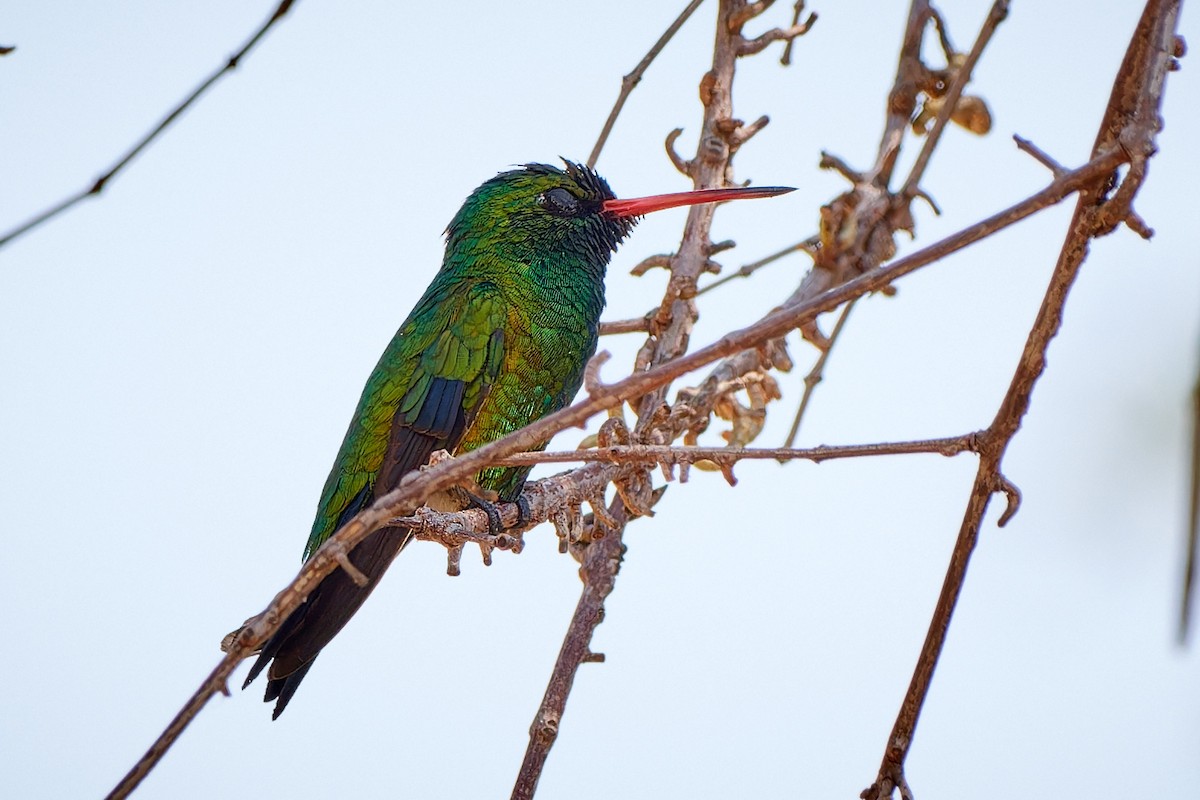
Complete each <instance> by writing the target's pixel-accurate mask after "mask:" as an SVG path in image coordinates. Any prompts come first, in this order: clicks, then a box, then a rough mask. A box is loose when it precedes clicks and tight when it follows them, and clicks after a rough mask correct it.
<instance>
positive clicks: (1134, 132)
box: [862, 0, 1179, 800]
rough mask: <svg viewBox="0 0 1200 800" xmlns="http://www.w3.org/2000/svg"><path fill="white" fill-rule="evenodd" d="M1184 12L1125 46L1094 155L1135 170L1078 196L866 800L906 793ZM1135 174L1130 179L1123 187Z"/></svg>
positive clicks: (1145, 147) (1150, 128)
mask: <svg viewBox="0 0 1200 800" xmlns="http://www.w3.org/2000/svg"><path fill="white" fill-rule="evenodd" d="M1178 12H1179V0H1150V2H1149V3H1148V4H1147V6H1146V10H1145V11H1144V12H1143V15H1142V18H1141V20H1140V21H1139V23H1138V27H1137V30H1136V31H1135V33H1134V36H1133V40H1132V42H1131V43H1130V45H1129V49H1128V50H1127V51H1126V55H1125V59H1124V61H1123V63H1122V65H1121V68H1120V70H1119V72H1118V74H1117V78H1116V81H1115V82H1114V85H1113V90H1112V94H1111V96H1110V98H1109V101H1108V108H1107V110H1106V112H1105V115H1104V120H1103V121H1102V122H1101V125H1100V133H1099V135H1098V136H1097V139H1096V144H1095V146H1094V147H1093V151H1092V152H1093V156H1099V155H1100V154H1102V153H1103V152H1106V151H1110V148H1114V147H1118V148H1121V149H1122V150H1124V151H1126V152H1127V153H1129V154H1130V159H1131V163H1130V168H1129V171H1128V173H1127V175H1126V177H1125V180H1124V181H1123V182H1122V185H1121V186H1119V187H1118V188H1117V190H1116V192H1114V193H1113V195H1112V197H1111V199H1107V200H1106V199H1105V191H1104V188H1103V187H1099V188H1096V187H1093V188H1090V189H1085V190H1084V191H1082V192H1081V193H1080V196H1079V199H1078V201H1077V203H1076V207H1075V212H1074V215H1073V216H1072V220H1071V225H1070V228H1069V231H1068V234H1067V239H1066V242H1065V243H1064V244H1063V247H1062V250H1061V252H1060V253H1059V257H1058V262H1057V264H1056V265H1055V269H1054V273H1053V275H1052V277H1051V279H1050V285H1049V286H1048V287H1047V289H1046V293H1045V296H1044V297H1043V300H1042V304H1041V307H1040V308H1039V309H1038V314H1037V318H1036V319H1035V321H1034V323H1033V326H1032V328H1031V329H1030V332H1029V337H1028V339H1027V340H1026V343H1025V347H1024V349H1023V350H1022V353H1021V357H1020V359H1019V361H1018V365H1017V368H1016V370H1015V371H1014V372H1013V377H1012V381H1011V383H1010V384H1009V388H1008V391H1007V392H1006V394H1005V396H1004V399H1003V401H1002V402H1001V403H1000V408H999V410H998V411H997V413H996V417H995V419H994V420H993V421H992V424H991V426H989V428H988V429H987V430H986V431H984V432H983V434H981V436H980V442H979V444H980V451H979V452H980V459H979V469H978V472H977V473H976V478H975V483H974V486H973V487H972V489H971V495H970V499H969V500H968V502H967V508H966V510H965V512H964V514H963V521H962V526H961V528H960V529H959V533H958V538H957V540H956V542H955V545H954V551H953V554H952V555H951V557H950V564H949V566H948V567H947V570H946V577H945V580H944V581H943V583H942V590H941V594H940V595H939V597H938V602H937V606H936V608H935V610H934V613H933V618H932V620H931V621H930V624H929V630H928V632H927V634H926V636H925V641H924V644H923V645H922V647H921V654H920V656H919V658H918V660H917V665H916V667H915V669H914V671H913V676H912V680H911V681H910V683H909V687H908V691H907V692H906V693H905V696H904V700H903V701H902V703H901V706H900V712H899V714H898V715H897V717H896V722H895V724H894V725H893V727H892V732H891V734H890V735H889V736H888V741H887V745H886V747H885V749H884V756H883V760H882V762H881V764H880V768H879V773H878V775H877V777H876V779H875V782H874V783H873V784H872V785H871V786H870V787H869V788H868V789H866V790H864V791H863V793H862V797H863V798H864V800H884V798H891V797H892V796H893V792H894V791H895V790H897V789H900V790H901V792H902V793H903V792H904V791H905V787H906V783H905V776H904V762H905V759H906V757H907V755H908V750H909V747H910V746H911V744H912V741H913V734H914V731H915V729H916V725H917V721H918V719H919V717H920V714H921V709H922V707H923V706H924V703H925V698H926V697H927V696H928V692H929V687H930V683H931V681H932V678H933V672H934V668H935V667H936V665H937V662H938V659H939V658H940V655H941V652H942V647H943V645H944V644H945V640H946V634H947V631H948V630H949V626H950V620H951V618H952V616H953V614H954V607H955V605H956V603H957V601H958V597H959V594H960V592H961V590H962V585H963V581H964V579H965V577H966V571H967V565H968V563H969V562H970V558H971V554H972V552H973V551H974V548H975V544H976V542H977V541H978V537H979V529H980V526H981V524H982V521H983V516H984V513H985V512H986V511H987V506H988V502H989V500H990V498H991V496H992V494H993V493H995V492H997V491H1002V492H1004V494H1005V495H1006V496H1007V497H1008V500H1009V509H1008V511H1007V512H1006V513H1005V514H1004V515H1002V516H1001V518H1000V524H1004V523H1005V522H1007V521H1008V519H1009V518H1011V516H1012V513H1013V512H1014V511H1015V507H1016V503H1017V502H1019V498H1020V494H1019V493H1018V492H1017V491H1016V488H1015V487H1014V486H1013V485H1012V484H1011V483H1010V482H1009V481H1008V480H1007V479H1005V478H1004V476H1003V474H1002V473H1001V469H1000V466H1001V462H1002V460H1003V458H1004V454H1005V451H1006V449H1007V447H1008V445H1009V443H1010V442H1011V441H1012V439H1013V437H1014V436H1015V435H1016V432H1017V430H1018V429H1019V428H1020V426H1021V421H1022V420H1023V419H1024V417H1025V414H1026V413H1027V412H1028V410H1029V403H1030V398H1031V397H1032V394H1033V389H1034V386H1035V385H1036V383H1037V381H1038V379H1039V378H1040V377H1041V375H1042V373H1043V372H1044V371H1045V367H1046V351H1047V350H1048V348H1049V346H1050V342H1051V340H1052V339H1053V338H1054V336H1055V335H1056V334H1057V333H1058V330H1059V328H1060V326H1061V325H1062V314H1063V307H1064V306H1065V304H1066V299H1067V294H1068V292H1069V290H1070V288H1071V286H1072V284H1073V283H1074V282H1075V279H1076V277H1077V276H1078V274H1079V269H1080V267H1081V266H1082V264H1083V261H1084V258H1085V257H1086V255H1087V249H1088V244H1089V242H1090V241H1091V240H1092V239H1093V238H1095V237H1097V236H1101V235H1104V234H1106V233H1108V232H1111V231H1112V230H1113V229H1114V227H1115V226H1116V224H1118V223H1119V222H1120V221H1121V220H1123V219H1125V218H1126V217H1127V216H1128V215H1129V214H1130V213H1131V208H1132V207H1131V203H1132V200H1133V196H1134V194H1136V192H1137V190H1138V188H1139V184H1140V180H1141V178H1142V176H1144V174H1145V172H1144V169H1145V167H1144V165H1145V160H1146V159H1148V158H1149V157H1150V155H1151V154H1152V153H1153V152H1154V150H1155V143H1154V137H1155V134H1157V132H1158V126H1159V118H1158V111H1159V108H1160V107H1161V101H1162V92H1163V87H1164V83H1165V78H1166V74H1167V71H1168V67H1167V64H1168V63H1169V62H1170V60H1171V57H1172V53H1173V50H1174V30H1175V26H1176V24H1177V20H1178ZM1130 181H1133V184H1132V185H1129V186H1126V184H1128V183H1129V182H1130ZM1123 190H1124V191H1123Z"/></svg>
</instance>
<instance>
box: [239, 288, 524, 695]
mask: <svg viewBox="0 0 1200 800" xmlns="http://www.w3.org/2000/svg"><path fill="white" fill-rule="evenodd" d="M437 289H438V286H437V284H435V285H434V286H433V287H431V288H430V290H429V292H427V293H426V295H425V297H423V298H422V300H421V302H420V303H418V304H417V307H416V308H415V309H414V310H413V313H412V314H411V315H410V316H409V318H408V320H406V321H405V323H404V325H402V326H401V328H400V330H399V331H398V332H397V334H396V337H395V338H394V339H393V340H392V342H391V344H390V345H389V346H388V348H387V350H386V351H384V354H383V357H382V358H381V359H380V361H379V365H378V366H377V367H376V368H375V371H374V372H373V373H372V374H371V378H370V379H369V380H368V381H367V386H366V388H365V389H364V390H363V396H362V400H360V402H359V407H358V413H357V414H355V417H354V421H353V422H352V423H351V425H350V430H349V431H348V432H347V434H346V438H345V440H344V441H343V443H342V449H341V451H340V452H339V453H338V459H337V462H336V463H335V464H334V467H333V470H332V472H331V473H330V475H329V479H328V480H327V481H326V483H325V489H324V491H323V492H322V495H321V505H320V507H319V508H318V511H317V518H316V521H315V522H314V525H313V531H312V535H311V536H310V538H309V541H308V546H307V548H306V549H305V558H308V557H309V556H311V555H312V553H313V552H314V551H316V550H317V548H319V547H320V546H321V545H322V544H323V543H324V542H325V541H326V540H327V539H328V538H329V537H330V536H332V535H333V533H334V532H336V531H337V529H338V528H339V527H341V526H342V525H343V524H345V523H346V522H347V521H348V520H349V519H350V518H351V517H353V516H354V515H355V514H356V513H358V512H359V511H360V510H362V509H363V508H366V507H367V506H369V505H370V504H371V502H372V501H373V500H374V498H375V497H377V496H378V495H381V494H383V493H385V492H387V491H390V490H391V489H393V488H395V486H396V484H398V483H399V481H400V479H401V478H402V477H403V476H404V475H405V474H406V473H407V472H410V471H411V470H414V469H416V468H418V467H420V466H421V465H422V464H424V463H425V461H426V460H427V459H428V458H429V454H430V453H432V452H433V451H434V450H437V449H440V448H453V447H454V445H455V443H456V442H457V439H458V438H459V437H461V436H462V432H463V430H464V429H465V428H466V427H467V426H468V425H469V424H470V422H471V420H472V419H473V417H474V415H475V413H476V412H477V411H478V409H479V405H480V403H481V402H482V401H483V399H484V397H486V396H487V393H488V391H489V390H490V388H491V386H492V384H493V383H494V382H495V380H496V376H497V374H498V373H499V371H500V365H501V363H502V360H503V354H504V333H503V324H504V314H505V310H504V302H503V297H502V295H501V293H500V291H499V290H498V288H497V287H496V286H495V285H494V284H491V283H487V282H481V283H476V284H474V285H471V286H461V285H459V286H457V287H451V289H452V290H451V291H447V292H441V293H439V292H438V291H437ZM406 541H407V532H405V531H402V530H398V529H394V528H384V529H382V530H379V531H376V532H374V533H372V534H371V535H370V536H368V537H367V538H366V539H365V540H363V542H362V543H361V544H360V545H359V546H358V547H356V548H355V549H354V551H353V552H352V553H351V554H350V560H351V561H352V562H353V563H354V565H355V567H357V569H358V570H359V571H360V572H361V573H363V574H364V575H365V576H366V577H367V579H368V581H369V583H368V584H367V585H366V586H359V585H357V584H356V583H354V581H352V580H351V579H350V577H349V575H347V573H346V572H345V571H344V570H340V569H339V570H335V571H334V572H332V573H330V574H329V575H327V576H326V577H325V579H324V580H323V581H321V583H320V584H319V585H318V586H317V588H316V589H314V590H313V591H312V592H311V593H310V594H309V596H308V598H307V600H306V601H305V603H304V605H302V606H301V607H300V608H298V609H296V611H295V612H293V614H292V615H291V616H290V617H289V618H288V619H287V620H286V621H285V622H284V624H283V626H282V627H281V628H280V629H279V631H278V632H277V633H276V634H275V636H273V637H272V638H271V640H270V641H269V642H267V644H266V645H265V646H264V647H263V649H262V652H261V654H260V655H259V658H258V660H257V661H256V662H255V664H254V666H253V667H252V668H251V670H250V674H249V676H248V677H247V678H246V684H247V685H249V683H250V682H251V681H252V680H254V678H255V677H256V676H257V675H258V674H259V672H261V671H262V669H263V668H264V667H265V666H266V665H267V663H268V662H272V660H273V663H271V669H270V671H269V672H268V677H269V678H270V680H269V681H268V684H267V691H266V699H267V700H277V704H276V706H275V716H276V717H278V716H279V714H280V713H282V711H283V709H284V707H285V706H286V705H287V703H288V701H289V700H290V699H291V696H292V694H293V693H294V692H295V691H296V687H297V686H299V684H300V681H301V680H302V679H303V678H304V675H305V674H306V673H307V671H308V667H309V666H310V665H311V664H312V661H313V659H314V658H316V657H317V654H318V653H319V652H320V651H321V648H323V647H324V646H325V645H326V644H328V643H329V641H330V640H331V639H332V638H333V637H334V636H335V635H337V633H338V631H340V630H341V629H342V626H343V625H345V624H346V622H347V621H348V620H349V619H350V617H352V616H353V615H354V613H355V612H356V611H357V610H358V608H359V606H361V605H362V603H363V602H364V601H365V600H366V598H367V596H368V595H369V594H370V593H371V590H372V589H374V588H375V586H376V584H377V582H378V579H379V577H380V576H382V575H383V573H384V571H385V570H386V569H387V567H388V565H389V564H390V563H391V561H392V559H393V558H395V556H396V554H397V553H398V552H399V551H400V549H401V548H402V547H403V546H404V544H405V543H406Z"/></svg>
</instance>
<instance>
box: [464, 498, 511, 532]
mask: <svg viewBox="0 0 1200 800" xmlns="http://www.w3.org/2000/svg"><path fill="white" fill-rule="evenodd" d="M466 494H467V502H468V503H469V504H470V505H471V506H472V507H474V508H478V509H479V510H480V511H482V512H483V513H485V514H487V518H488V533H490V534H491V535H492V536H499V535H500V533H501V532H502V531H503V530H504V523H503V522H501V520H500V510H499V509H497V508H496V504H495V503H493V502H492V501H490V500H484V499H483V498H482V497H480V496H479V495H477V494H473V493H471V492H467V493H466Z"/></svg>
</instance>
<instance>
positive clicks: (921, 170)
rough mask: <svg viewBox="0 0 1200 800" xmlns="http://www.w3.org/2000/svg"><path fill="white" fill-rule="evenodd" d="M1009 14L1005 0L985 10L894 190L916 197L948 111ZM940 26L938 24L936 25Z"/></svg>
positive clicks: (906, 195) (943, 127)
mask: <svg viewBox="0 0 1200 800" xmlns="http://www.w3.org/2000/svg"><path fill="white" fill-rule="evenodd" d="M1007 16H1008V0H995V2H993V3H992V8H991V10H990V11H989V12H988V15H987V18H986V19H985V20H984V21H983V26H982V27H981V28H980V29H979V35H978V36H977V37H975V44H974V46H973V47H972V48H971V52H970V53H969V54H968V55H967V57H966V59H965V60H964V61H963V63H962V64H961V65H959V66H958V68H957V69H955V71H954V80H953V81H951V83H950V87H949V89H947V90H946V94H945V96H944V97H943V98H942V107H941V108H940V109H939V110H938V115H937V119H935V120H934V122H933V127H932V128H930V130H929V132H928V133H927V134H925V143H924V144H923V145H921V152H920V153H918V154H917V160H916V161H915V162H914V163H913V167H912V170H910V171H909V173H908V178H907V179H906V180H905V181H904V186H903V187H901V189H900V191H899V192H897V194H900V195H903V196H905V197H915V196H916V192H917V187H918V185H919V184H920V183H921V178H922V177H923V176H924V175H925V167H927V166H928V165H929V159H930V157H931V156H932V155H933V149H934V148H935V147H937V144H938V141H939V140H940V139H941V137H942V131H943V130H945V128H946V123H947V122H948V121H949V120H950V115H951V114H952V113H954V108H955V106H957V105H958V98H959V97H961V96H962V90H963V89H964V88H965V87H966V85H967V82H968V81H970V80H971V71H972V70H974V69H975V64H976V62H978V61H979V57H980V56H981V55H983V49H984V48H985V47H987V44H988V42H990V41H991V39H992V34H993V33H995V32H996V27H997V26H998V25H999V24H1000V23H1001V22H1003V21H1004V18H1005V17H1007ZM938 29H939V30H941V25H939V26H938Z"/></svg>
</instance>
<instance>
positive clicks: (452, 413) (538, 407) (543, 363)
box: [242, 159, 791, 719]
mask: <svg viewBox="0 0 1200 800" xmlns="http://www.w3.org/2000/svg"><path fill="white" fill-rule="evenodd" d="M564 164H565V169H559V168H557V167H554V166H549V165H546V164H527V165H525V166H524V167H522V168H520V169H514V170H511V171H508V172H502V173H500V174H499V175H497V176H496V177H494V178H492V179H491V180H489V181H487V182H485V183H484V184H483V185H481V186H480V187H479V188H478V189H476V190H475V191H474V192H472V193H471V196H470V197H468V198H467V200H466V202H464V203H463V205H462V208H461V209H459V211H458V213H457V214H456V215H455V216H454V219H453V220H452V221H451V222H450V225H449V226H448V227H447V228H446V254H445V257H444V259H443V261H442V268H441V270H439V271H438V273H437V275H436V276H435V277H434V279H433V282H432V283H431V284H430V285H429V288H427V289H426V290H425V294H423V295H422V296H421V299H420V300H418V301H417V304H416V306H415V307H414V308H413V310H412V312H411V313H410V314H409V315H408V318H407V319H406V320H405V321H404V323H403V324H402V325H401V326H400V329H399V330H398V331H397V332H396V335H395V337H394V338H393V339H392V341H391V343H390V344H389V345H388V346H387V349H386V350H384V352H383V356H382V357H381V358H380V359H379V363H378V365H376V367H375V370H374V371H373V372H372V373H371V377H370V378H369V379H368V380H367V384H366V387H365V388H364V389H363V393H362V398H361V399H360V400H359V402H358V408H357V410H356V411H355V413H354V417H353V418H352V419H351V420H350V428H349V430H348V431H346V437H345V439H344V440H343V442H342V446H341V449H340V450H339V451H338V454H337V459H336V460H335V461H334V464H333V469H332V470H331V471H330V473H329V478H328V479H327V480H326V481H325V488H324V489H323V490H322V492H321V500H320V503H319V504H318V505H317V515H316V519H315V520H314V522H313V527H312V532H311V533H310V534H309V537H308V544H307V546H306V547H305V548H304V559H305V560H307V559H308V558H310V557H311V556H312V555H313V553H315V552H316V550H317V549H318V548H319V547H320V546H321V545H322V544H323V543H324V542H325V541H326V540H327V539H328V538H329V537H330V536H332V535H333V534H334V532H335V531H337V530H338V528H340V527H341V526H342V525H344V524H345V523H346V522H347V521H348V520H349V519H350V518H351V517H353V516H354V515H355V514H356V513H358V512H359V511H361V510H362V509H364V508H366V507H368V506H370V505H371V503H372V501H373V500H374V499H375V498H376V497H378V496H380V495H383V494H385V493H386V492H388V491H390V490H391V489H394V488H395V487H396V486H397V485H398V484H399V483H400V479H401V478H403V477H404V475H405V474H407V473H408V472H410V471H412V470H415V469H417V468H419V467H421V466H422V465H424V464H425V463H426V461H427V460H428V459H429V456H430V454H431V453H433V452H434V451H435V450H443V449H444V450H447V451H449V452H451V453H463V452H467V451H469V450H472V449H474V448H477V447H480V446H482V445H484V444H487V443H488V442H491V441H493V440H495V439H499V438H500V437H501V436H504V435H505V434H508V433H511V432H513V431H515V430H517V429H518V428H521V427H523V426H525V425H527V424H529V423H530V422H533V421H534V420H537V419H540V418H541V417H544V416H545V415H547V414H550V413H552V412H554V411H557V410H559V409H561V408H563V407H565V406H566V405H567V404H568V403H570V402H571V400H572V398H573V397H574V396H575V393H576V392H577V391H579V387H580V385H581V383H582V382H583V373H584V367H585V366H586V365H587V362H588V359H590V358H591V356H592V354H593V353H595V351H596V341H597V337H598V330H599V323H600V311H601V309H602V308H603V307H604V272H605V268H606V267H607V266H608V262H609V259H610V257H611V256H612V253H613V252H614V251H615V250H616V248H617V245H618V244H619V243H620V242H621V241H622V240H623V239H624V238H625V237H626V236H628V235H629V233H630V231H631V230H632V229H633V226H634V224H635V223H636V222H637V221H638V219H639V218H640V217H641V216H642V215H644V214H648V213H650V212H652V211H658V210H660V209H664V208H673V207H676V206H684V205H694V204H696V203H714V202H719V201H722V200H733V199H739V198H749V197H768V196H771V195H777V194H782V193H783V192H787V191H791V190H790V189H787V188H778V187H767V188H744V187H743V188H727V189H701V190H696V191H690V192H678V193H674V194H665V195H654V196H651V197H642V198H636V199H631V200H618V199H617V198H616V197H615V196H614V195H613V192H612V190H611V189H609V187H608V183H607V182H605V180H604V179H603V178H601V177H600V176H599V175H597V174H596V172H595V171H593V170H592V169H590V168H588V167H586V166H583V165H580V164H575V163H572V162H570V161H566V160H565V159H564ZM545 444H546V443H542V445H541V446H542V447H544V446H545ZM529 470H530V468H529V467H491V468H487V469H484V470H482V471H480V472H479V473H478V474H477V475H476V476H475V483H476V485H477V486H478V487H479V488H480V489H481V490H482V491H483V492H485V493H487V494H488V495H490V496H491V497H493V498H499V499H500V500H502V501H516V500H518V497H519V495H520V493H521V487H522V486H523V485H524V484H525V478H526V477H527V476H528V474H529ZM475 500H476V502H479V503H480V504H481V505H483V506H484V507H485V509H487V508H488V507H487V503H486V501H484V500H482V499H479V498H475ZM489 519H491V520H493V524H494V525H495V524H497V523H498V519H499V518H498V516H497V515H496V514H495V511H494V509H490V510H489ZM408 540H409V533H408V531H406V530H404V529H400V528H383V529H380V530H378V531H375V532H373V533H372V534H371V535H370V536H368V537H367V538H366V539H365V540H363V542H362V543H361V544H359V545H358V547H356V548H355V549H354V551H353V552H352V553H351V554H350V560H351V561H352V562H353V563H354V565H355V566H356V567H357V568H358V570H359V571H360V572H362V573H363V575H365V576H366V577H367V579H368V581H369V582H368V584H367V585H366V586H358V585H357V584H356V583H355V582H354V581H353V580H352V579H351V578H350V576H349V575H347V574H346V572H345V571H344V570H340V569H339V570H335V571H334V572H332V573H330V574H329V575H328V576H326V578H325V579H324V580H323V581H322V582H321V583H320V585H318V586H317V588H316V589H314V590H313V591H312V592H311V593H310V594H309V596H308V598H307V599H306V600H305V602H304V603H303V605H301V606H300V607H299V608H298V609H296V610H295V611H294V612H293V613H292V614H291V616H289V617H288V618H287V620H285V621H284V623H283V625H282V627H281V628H280V629H279V631H278V632H277V633H276V634H275V635H274V636H273V637H271V639H270V640H269V641H268V642H267V643H266V644H265V645H264V646H263V648H262V651H261V653H260V654H259V656H258V660H257V661H256V662H255V663H254V666H253V667H252V668H251V669H250V674H249V676H248V677H247V678H246V682H245V684H243V687H242V688H245V687H246V686H249V685H250V683H251V682H252V681H253V680H254V679H255V678H256V677H258V675H259V673H261V672H262V671H263V669H264V668H266V667H267V665H268V664H269V665H270V669H269V670H268V671H267V690H266V696H265V698H264V700H265V701H266V702H270V701H272V700H274V701H276V703H275V710H274V713H273V715H272V718H273V719H278V717H279V715H280V714H282V713H283V710H284V709H285V708H286V707H287V704H288V702H289V701H290V700H291V699H292V695H293V694H295V692H296V688H297V687H298V686H299V685H300V682H301V681H302V680H304V676H305V675H306V674H308V671H309V669H311V668H312V665H313V662H314V660H315V659H316V657H317V655H318V654H319V653H320V652H321V649H322V648H323V647H325V645H327V644H329V642H330V640H332V639H333V637H334V636H335V635H336V634H337V633H338V631H340V630H341V629H342V626H343V625H345V624H346V622H347V621H348V620H349V619H350V617H351V616H353V615H354V613H355V612H356V611H357V610H358V608H359V606H361V605H362V603H363V601H365V600H366V599H367V596H368V595H369V594H370V593H371V590H372V589H374V588H375V585H376V583H377V582H378V581H379V578H380V577H381V576H382V575H383V573H384V571H385V570H386V569H387V567H388V565H389V564H390V563H391V561H392V559H393V558H394V557H395V556H396V554H397V553H399V552H400V550H401V549H402V548H403V547H404V546H405V544H407V543H408Z"/></svg>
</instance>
